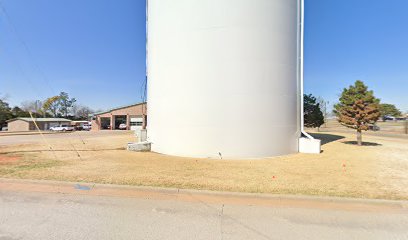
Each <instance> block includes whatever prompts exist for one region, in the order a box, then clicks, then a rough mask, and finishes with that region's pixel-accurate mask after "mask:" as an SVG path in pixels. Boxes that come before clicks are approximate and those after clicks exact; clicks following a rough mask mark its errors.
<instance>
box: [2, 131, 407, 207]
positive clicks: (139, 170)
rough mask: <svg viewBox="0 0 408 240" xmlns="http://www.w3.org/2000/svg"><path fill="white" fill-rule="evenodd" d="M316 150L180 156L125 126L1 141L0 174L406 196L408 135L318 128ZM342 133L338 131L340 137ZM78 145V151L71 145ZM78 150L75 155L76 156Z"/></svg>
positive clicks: (243, 189) (245, 189)
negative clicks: (134, 145) (106, 132)
mask: <svg viewBox="0 0 408 240" xmlns="http://www.w3.org/2000/svg"><path fill="white" fill-rule="evenodd" d="M318 137H320V138H322V139H324V142H325V143H326V144H324V145H323V147H322V149H323V153H322V154H320V155H308V154H293V155H289V156H282V157H274V158H266V159H260V160H211V159H194V158H181V157H171V156H166V155H161V154H157V153H136V152H128V151H126V150H124V146H125V145H126V143H127V142H129V141H132V140H133V137H132V135H131V134H130V133H127V134H120V135H112V136H105V137H88V138H86V139H82V140H81V139H80V138H70V139H66V140H52V141H51V140H49V141H50V144H51V146H52V148H53V149H54V150H55V151H49V150H48V146H47V145H46V144H42V143H40V144H35V145H33V144H28V145H18V146H8V147H1V148H0V156H2V158H0V177H5V178H28V179H48V180H65V181H83V182H96V183H114V184H129V185H143V186H160V187H176V188H193V189H208V190H220V191H237V192H259V193H280V194H305V195H329V196H343V197H359V198H382V199H408V139H401V138H399V139H398V138H395V139H394V138H385V137H374V136H365V138H364V141H367V142H372V143H375V144H368V146H363V147H358V146H355V145H352V144H346V143H347V142H350V141H353V140H354V135H351V134H348V133H331V134H327V133H325V134H320V135H318ZM342 137H344V138H342ZM74 149H76V150H74ZM78 153H79V156H78Z"/></svg>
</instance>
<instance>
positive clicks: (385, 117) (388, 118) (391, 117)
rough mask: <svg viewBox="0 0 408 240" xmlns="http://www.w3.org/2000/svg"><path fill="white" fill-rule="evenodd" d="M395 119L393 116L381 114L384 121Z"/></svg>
mask: <svg viewBox="0 0 408 240" xmlns="http://www.w3.org/2000/svg"><path fill="white" fill-rule="evenodd" d="M387 120H388V121H395V120H396V119H395V117H393V116H389V115H385V116H383V121H384V122H385V121H387Z"/></svg>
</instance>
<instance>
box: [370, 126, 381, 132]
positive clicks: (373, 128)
mask: <svg viewBox="0 0 408 240" xmlns="http://www.w3.org/2000/svg"><path fill="white" fill-rule="evenodd" d="M368 130H371V131H380V127H379V126H377V125H375V124H374V125H370V126H368Z"/></svg>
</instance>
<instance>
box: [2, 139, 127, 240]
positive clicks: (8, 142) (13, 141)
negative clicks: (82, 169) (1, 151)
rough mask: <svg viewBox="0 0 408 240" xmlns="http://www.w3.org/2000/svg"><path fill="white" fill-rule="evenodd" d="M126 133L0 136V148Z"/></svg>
mask: <svg viewBox="0 0 408 240" xmlns="http://www.w3.org/2000/svg"><path fill="white" fill-rule="evenodd" d="M127 132H128V131H89V132H87V131H80V132H67V133H46V134H43V135H42V136H41V135H40V134H36V133H28V134H19V135H13V134H8V133H6V134H0V146H2V145H3V146H5V145H16V144H30V143H41V142H43V141H44V140H43V138H45V139H46V140H48V139H50V140H51V139H62V140H65V139H87V138H90V137H103V136H107V135H115V134H126V133H127ZM0 240H1V239H0Z"/></svg>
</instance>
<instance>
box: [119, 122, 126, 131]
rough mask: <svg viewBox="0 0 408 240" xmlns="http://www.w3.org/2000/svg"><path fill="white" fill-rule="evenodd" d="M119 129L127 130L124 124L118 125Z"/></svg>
mask: <svg viewBox="0 0 408 240" xmlns="http://www.w3.org/2000/svg"><path fill="white" fill-rule="evenodd" d="M119 129H120V130H126V129H127V126H126V124H125V123H121V124H120V125H119Z"/></svg>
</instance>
